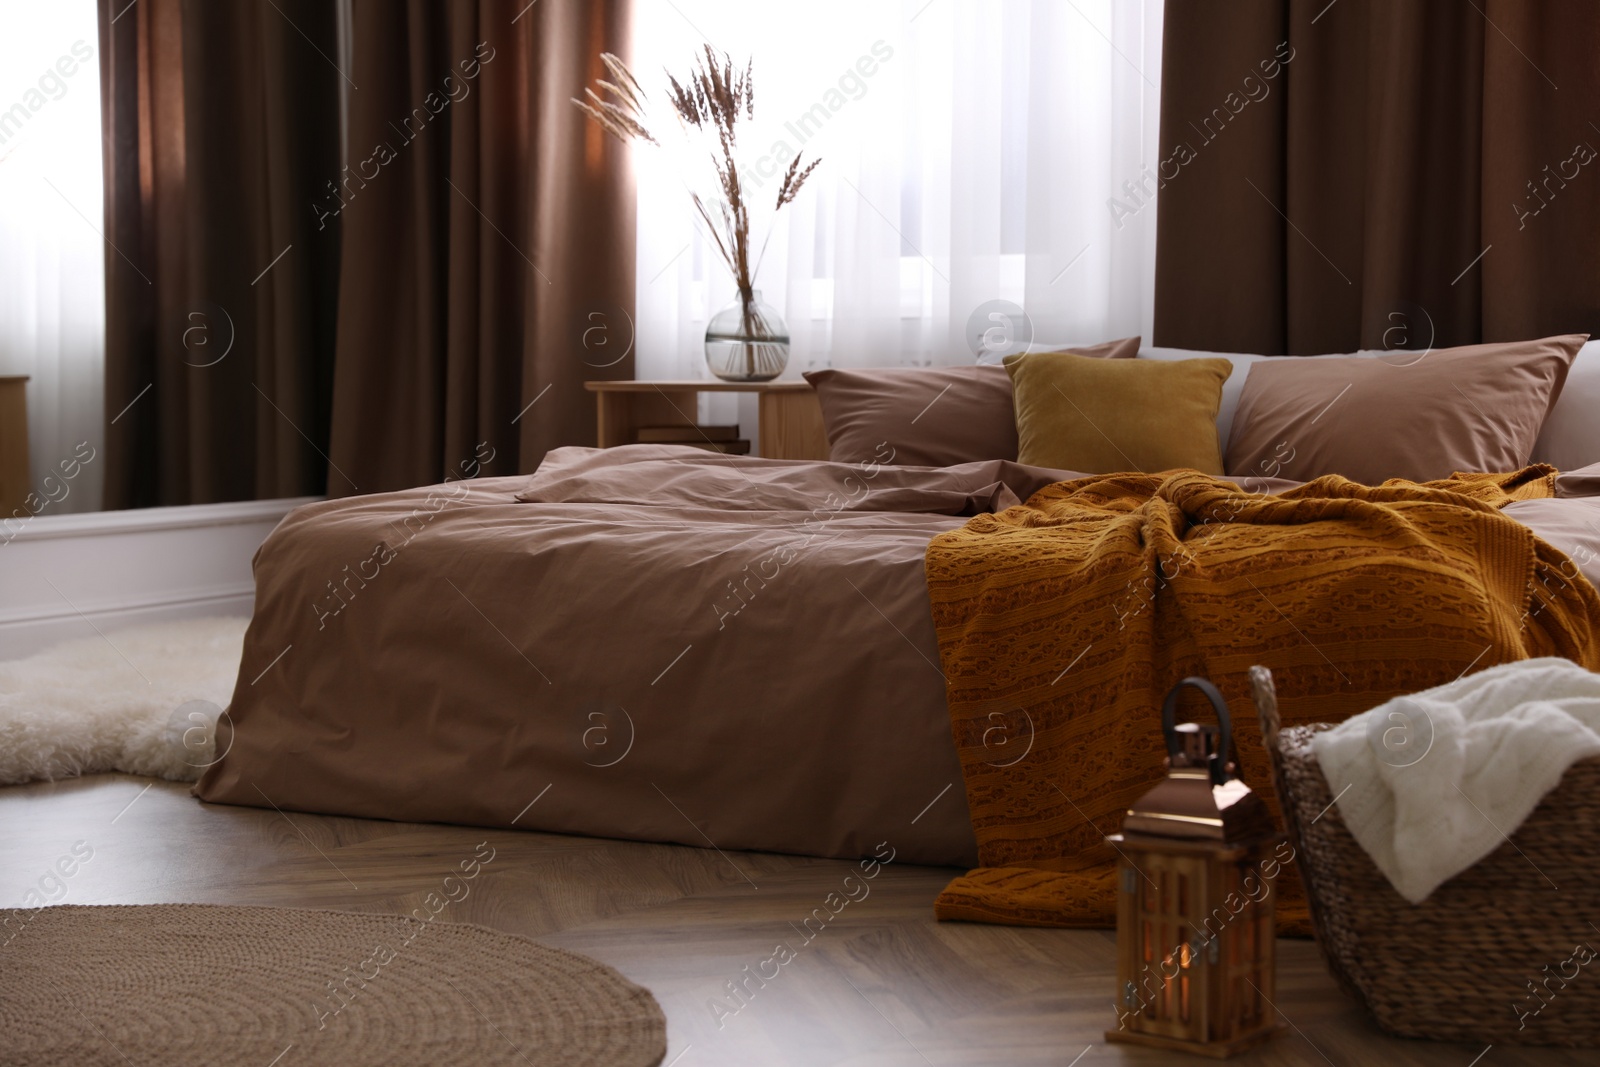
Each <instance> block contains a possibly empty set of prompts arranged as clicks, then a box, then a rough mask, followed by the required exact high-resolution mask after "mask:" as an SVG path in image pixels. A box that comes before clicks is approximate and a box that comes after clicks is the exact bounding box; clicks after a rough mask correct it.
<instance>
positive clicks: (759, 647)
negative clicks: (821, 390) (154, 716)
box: [196, 356, 1600, 866]
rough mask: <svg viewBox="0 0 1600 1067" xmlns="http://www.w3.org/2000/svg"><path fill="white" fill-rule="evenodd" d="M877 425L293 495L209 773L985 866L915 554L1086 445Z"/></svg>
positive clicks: (1540, 525)
mask: <svg viewBox="0 0 1600 1067" xmlns="http://www.w3.org/2000/svg"><path fill="white" fill-rule="evenodd" d="M1157 358H1163V357H1161V356H1158V357H1157ZM1228 414H1231V413H1228ZM1224 432H1225V430H1224ZM886 449H887V450H886V451H885V452H884V453H883V454H882V455H879V456H875V457H873V458H860V459H857V460H856V461H854V462H811V461H783V460H767V459H760V458H755V457H729V456H721V455H712V454H709V453H704V452H700V451H697V450H693V449H688V448H682V447H677V446H668V445H635V446H625V447H620V448H613V449H607V450H598V449H587V448H563V449H558V450H556V451H554V452H552V453H550V454H549V455H548V456H547V457H546V458H545V460H544V462H543V463H542V464H541V465H540V467H539V468H538V470H537V471H536V472H535V473H534V474H532V475H528V476H522V477H514V478H496V479H463V480H458V481H454V482H450V483H445V484H443V485H438V486H431V487H424V488H418V489H412V490H407V491H403V492H396V493H387V494H379V495H374V496H365V497H356V498H351V499H345V500H334V501H325V502H319V503H316V504H311V505H308V506H306V507H302V508H300V509H298V510H296V511H295V512H293V513H292V514H291V515H290V516H288V517H287V518H286V519H285V520H284V521H283V523H282V524H281V525H280V526H279V527H278V528H277V529H276V530H275V531H274V532H273V534H272V535H271V536H270V537H269V538H268V539H267V541H266V542H265V543H264V544H263V545H262V546H261V548H260V550H259V552H258V554H257V557H256V561H255V571H256V576H257V596H256V608H255V615H254V618H253V619H252V622H251V625H250V629H249V632H248V634H247V636H246V640H245V649H244V660H243V663H242V666H241V671H240V675H239V679H238V683H237V687H236V690H235V693H234V698H233V701H232V703H231V705H230V707H229V709H228V712H227V714H226V715H225V716H224V719H223V721H222V722H221V723H220V724H219V728H218V743H217V752H218V754H219V758H218V762H217V763H216V764H214V765H213V766H211V767H210V768H209V769H208V770H207V772H206V773H205V775H204V777H203V778H202V780H201V781H200V782H199V784H198V785H197V786H196V793H197V795H198V796H199V797H201V798H202V799H204V800H207V801H213V802H220V803H234V804H245V805H253V806H262V807H265V806H269V805H270V806H275V807H278V808H281V809H284V810H290V811H308V812H320V813H327V814H341V815H351V816H362V817H371V818H383V819H393V820H408V821H431V822H446V823H460V824H468V825H481V826H490V827H516V828H522V829H535V830H543V831H555V832H562V833H574V834H586V835H596V836H606V837H621V838H630V839H637V840H644V841H663V842H675V843H682V844H689V845H696V846H702V847H707V846H709V847H716V848H719V849H723V850H735V849H753V850H766V851H777V852H788V853H798V854H804V855H813V856H827V857H843V858H856V857H860V856H864V855H870V854H872V853H873V852H874V850H875V849H877V848H878V847H879V845H880V843H883V842H887V843H889V845H890V846H891V847H892V848H893V849H894V850H895V855H896V857H897V858H898V859H900V860H902V861H905V862H912V863H922V864H937V865H949V866H971V865H972V864H973V863H974V862H975V860H976V859H977V849H976V846H975V839H974V834H973V830H972V827H971V824H970V822H969V818H968V806H967V799H966V795H965V792H964V789H963V782H962V768H961V765H960V763H959V762H958V759H957V755H956V752H955V749H954V747H953V745H952V738H951V721H950V717H949V713H948V710H947V705H946V699H945V690H944V678H943V675H942V673H941V670H940V656H939V647H938V645H937V643H936V640H935V633H934V627H933V623H932V620H931V618H930V601H929V593H928V587H927V583H926V580H925V577H924V552H925V550H926V548H927V546H928V543H929V541H930V540H931V539H932V538H933V537H935V536H937V535H939V534H941V533H944V532H946V531H951V530H954V529H957V528H958V527H961V526H962V525H963V524H964V523H966V522H967V521H968V519H969V518H970V517H971V516H973V515H976V514H981V513H984V512H991V511H998V510H1001V509H1004V508H1006V507H1008V506H1011V505H1013V504H1016V503H1018V502H1020V501H1025V500H1027V499H1028V498H1029V497H1030V496H1031V495H1033V494H1034V493H1035V492H1037V491H1038V490H1040V489H1042V488H1044V487H1045V486H1048V485H1050V484H1052V483H1055V482H1059V481H1062V480H1066V479H1068V478H1072V477H1075V476H1076V475H1075V474H1074V473H1073V472H1070V471H1062V470H1054V469H1046V468H1041V467H1031V466H1026V465H1023V464H1020V463H1016V462H1010V461H1004V460H985V461H979V462H970V463H960V464H954V465H950V466H944V467H909V466H897V465H894V464H893V463H892V462H891V460H892V459H893V456H892V448H887V446H886ZM1253 482H1254V488H1255V489H1257V491H1261V490H1270V489H1273V488H1279V489H1281V488H1286V487H1288V486H1290V485H1292V484H1295V483H1292V482H1288V481H1283V480H1269V479H1261V478H1256V479H1254V480H1253ZM1558 489H1559V495H1558V498H1556V499H1547V500H1527V501H1521V502H1518V503H1514V504H1511V505H1510V506H1508V507H1507V508H1506V509H1505V510H1506V513H1507V514H1509V515H1512V516H1513V517H1514V518H1516V519H1517V520H1518V521H1520V522H1522V523H1524V524H1526V525H1527V526H1529V527H1530V528H1531V529H1533V531H1534V532H1535V533H1536V534H1537V535H1538V536H1539V537H1541V538H1543V539H1544V540H1546V541H1548V542H1549V543H1550V544H1552V545H1554V546H1555V547H1556V548H1558V549H1560V550H1561V551H1563V552H1565V553H1566V554H1567V555H1568V556H1570V557H1571V559H1572V560H1573V561H1574V563H1575V564H1576V565H1577V567H1578V568H1579V569H1580V570H1581V571H1582V573H1583V574H1584V575H1585V576H1586V577H1587V579H1588V580H1589V581H1590V582H1596V583H1597V584H1600V466H1597V467H1591V468H1587V469H1584V470H1579V471H1575V472H1571V473H1568V474H1565V475H1563V477H1562V478H1561V480H1560V482H1559V483H1558ZM1005 728H1006V727H1005V726H1004V724H1001V723H997V729H1002V730H1004V729H1005ZM999 741H1000V743H1004V742H1005V741H1006V738H1005V737H1001V738H999Z"/></svg>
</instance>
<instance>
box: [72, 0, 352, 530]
mask: <svg viewBox="0 0 1600 1067" xmlns="http://www.w3.org/2000/svg"><path fill="white" fill-rule="evenodd" d="M99 11H100V41H101V52H100V64H101V86H102V101H101V102H102V108H103V110H102V115H103V124H104V132H105V152H104V160H105V190H106V208H105V222H106V229H105V235H106V237H107V248H106V419H107V423H108V427H107V438H106V440H107V449H106V464H107V474H106V506H107V507H108V508H125V507H138V506H144V505H152V504H191V503H207V502H212V501H221V500H239V499H252V498H259V497H284V496H294V495H298V494H302V493H319V492H322V491H323V486H324V482H325V478H326V470H327V462H326V458H325V455H324V453H325V450H326V447H327V441H326V434H327V421H328V409H329V401H330V397H331V388H332V365H333V364H332V360H333V351H334V349H333V341H334V324H335V315H334V312H335V294H336V288H335V287H336V281H337V275H336V273H335V271H336V266H337V261H338V243H337V242H338V234H337V230H333V229H326V228H324V229H319V228H318V227H317V225H316V220H315V218H314V216H313V215H312V213H311V211H310V204H311V202H312V200H313V199H314V198H315V195H316V190H317V189H318V188H319V187H320V186H321V185H322V184H323V182H325V181H327V180H328V179H330V178H332V177H333V176H334V175H336V174H337V172H338V167H339V107H338V100H339V84H340V78H341V75H340V74H339V73H338V71H337V70H336V69H334V67H333V65H332V62H331V59H329V58H328V57H331V56H333V55H334V54H335V53H336V52H337V47H336V44H335V27H334V6H333V5H332V4H329V3H326V2H325V0H234V2H229V3H216V2H184V0H140V2H139V3H138V4H133V5H130V4H129V3H128V2H127V0H100V4H99ZM319 52H320V53H322V54H320V55H319Z"/></svg>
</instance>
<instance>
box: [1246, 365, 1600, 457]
mask: <svg viewBox="0 0 1600 1067" xmlns="http://www.w3.org/2000/svg"><path fill="white" fill-rule="evenodd" d="M1586 340H1588V338H1587V336H1586V335H1584V334H1569V335H1566V336H1562V337H1546V338H1543V339H1542V340H1537V341H1519V342H1515V343H1505V344H1485V345H1468V346H1465V347H1461V348H1440V349H1434V350H1432V351H1428V352H1414V353H1413V352H1391V353H1389V354H1388V357H1387V358H1383V359H1373V358H1360V357H1337V358H1320V359H1309V360H1308V359H1298V360H1292V361H1291V360H1268V361H1265V362H1260V363H1257V364H1255V365H1254V366H1252V367H1251V368H1250V370H1249V374H1248V377H1247V378H1246V380H1245V384H1244V391H1243V394H1242V395H1241V397H1240V399H1239V406H1238V410H1237V412H1236V413H1235V414H1234V417H1233V425H1232V433H1231V435H1230V437H1229V441H1228V450H1227V470H1228V473H1230V474H1238V475H1248V474H1255V473H1272V474H1277V473H1279V472H1282V473H1283V474H1284V475H1286V476H1288V477H1293V478H1299V479H1302V480H1307V479H1311V478H1315V477H1319V476H1321V475H1324V474H1341V475H1344V476H1345V477H1347V478H1352V479H1354V480H1356V481H1358V482H1365V483H1367V484H1369V485H1376V484H1378V483H1379V482H1382V481H1384V480H1385V479H1388V478H1409V479H1413V480H1417V481H1426V480H1428V479H1432V478H1447V477H1449V476H1450V475H1451V474H1452V473H1454V472H1455V471H1506V470H1515V469H1517V468H1518V467H1521V466H1522V465H1523V464H1525V463H1527V462H1528V459H1529V457H1530V456H1531V455H1532V453H1533V450H1534V444H1535V442H1536V441H1537V440H1538V438H1539V433H1540V430H1541V428H1542V427H1543V426H1544V423H1545V418H1546V416H1547V415H1549V413H1550V412H1551V411H1552V410H1553V409H1554V407H1555V405H1556V402H1557V400H1558V398H1559V397H1560V395H1561V388H1562V384H1563V383H1564V382H1565V381H1566V378H1567V371H1568V368H1569V367H1570V366H1571V364H1572V361H1573V358H1574V357H1575V356H1576V355H1577V353H1578V349H1579V348H1581V347H1582V346H1583V343H1584V342H1585V341H1586ZM1374 431H1379V432H1374Z"/></svg>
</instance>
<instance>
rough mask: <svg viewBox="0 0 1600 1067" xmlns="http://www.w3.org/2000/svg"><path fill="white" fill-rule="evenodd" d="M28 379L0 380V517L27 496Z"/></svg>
mask: <svg viewBox="0 0 1600 1067" xmlns="http://www.w3.org/2000/svg"><path fill="white" fill-rule="evenodd" d="M27 387H28V376H27V375H25V374H19V375H11V376H6V377H0V518H7V517H9V516H10V515H11V514H12V513H13V512H14V511H16V510H18V509H19V508H21V507H22V502H23V500H25V499H26V498H27V496H28V491H29V487H30V484H31V483H30V481H29V478H28V388H27Z"/></svg>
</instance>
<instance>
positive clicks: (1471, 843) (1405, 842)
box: [1312, 659, 1600, 904]
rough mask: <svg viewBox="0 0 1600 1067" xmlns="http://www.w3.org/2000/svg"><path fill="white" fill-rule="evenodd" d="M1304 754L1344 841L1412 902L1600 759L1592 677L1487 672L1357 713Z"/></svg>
mask: <svg viewBox="0 0 1600 1067" xmlns="http://www.w3.org/2000/svg"><path fill="white" fill-rule="evenodd" d="M1312 750H1313V751H1314V752H1315V753H1316V757H1317V762H1318V763H1319V764H1321V766H1322V773H1323V774H1324V775H1325V776H1326V777H1327V779H1328V788H1329V789H1331V790H1332V791H1333V795H1334V797H1335V798H1336V801H1337V803H1338V805H1339V815H1340V816H1341V817H1342V818H1343V819H1344V823H1345V825H1346V826H1347V827H1349V828H1350V832H1351V834H1353V835H1354V836H1355V839H1356V840H1357V841H1358V842H1360V844H1361V847H1362V848H1364V849H1366V851H1367V854H1368V855H1370V856H1371V857H1372V859H1373V862H1374V863H1376V864H1377V865H1378V869H1379V870H1381V871H1382V872H1383V873H1384V874H1385V875H1387V876H1388V878H1389V881H1390V882H1392V883H1393V884H1394V887H1395V889H1397V890H1399V892H1400V895H1401V896H1403V897H1405V898H1406V899H1407V900H1409V901H1411V902H1412V903H1413V904H1420V903H1422V901H1423V900H1425V899H1427V897H1428V895H1429V894H1430V893H1432V892H1433V891H1434V890H1435V889H1437V888H1438V887H1439V886H1440V885H1442V884H1443V883H1444V882H1446V881H1448V880H1449V879H1451V878H1453V877H1455V876H1456V875H1457V874H1460V873H1461V872H1462V871H1464V870H1466V869H1467V868H1468V867H1471V866H1472V865H1473V864H1474V863H1477V862H1478V861H1479V860H1481V859H1483V858H1484V857H1485V856H1487V855H1488V854H1489V853H1491V852H1493V851H1494V850H1495V849H1496V848H1498V847H1500V845H1501V844H1502V843H1504V842H1505V840H1506V838H1507V837H1508V836H1510V835H1511V834H1513V833H1515V832H1516V829H1517V827H1518V826H1521V825H1522V821H1523V820H1524V819H1526V818H1527V817H1528V815H1529V814H1530V813H1531V812H1532V811H1533V809H1534V808H1535V807H1537V806H1538V804H1539V801H1540V800H1541V799H1542V798H1543V797H1544V795H1545V794H1546V793H1548V792H1549V791H1550V790H1552V789H1554V788H1555V787H1556V785H1557V784H1558V783H1559V782H1560V781H1561V776H1562V774H1564V773H1565V772H1566V769H1567V768H1568V767H1570V766H1571V765H1572V764H1573V763H1575V762H1577V761H1578V760H1580V759H1585V758H1587V757H1589V756H1595V755H1600V674H1592V673H1590V672H1589V671H1586V670H1584V669H1583V668H1582V667H1580V666H1578V665H1577V664H1575V663H1572V662H1569V661H1567V660H1564V659H1533V660H1524V661H1522V662H1520V663H1507V664H1504V665H1502V666H1499V667H1491V668H1489V669H1488V670H1485V671H1482V672H1481V673H1478V674H1474V675H1471V676H1469V677H1465V678H1461V679H1459V680H1457V681H1454V682H1451V683H1450V684H1449V685H1443V686H1440V687H1438V688H1437V689H1429V690H1426V691H1424V692H1421V693H1413V694H1411V695H1409V696H1402V697H1396V698H1395V699H1393V700H1391V701H1389V702H1388V703H1387V704H1382V705H1380V706H1378V707H1376V708H1373V709H1372V710H1371V711H1367V712H1363V713H1362V714H1360V715H1357V716H1355V717H1354V718H1352V719H1349V720H1347V721H1346V722H1343V723H1341V724H1339V725H1338V726H1336V727H1334V728H1333V729H1331V730H1327V731H1325V732H1323V733H1321V734H1318V735H1317V737H1316V739H1315V740H1314V741H1313V743H1312ZM1528 875H1529V877H1535V878H1536V877H1539V875H1537V874H1535V872H1534V871H1532V870H1530V871H1529V872H1528Z"/></svg>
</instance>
